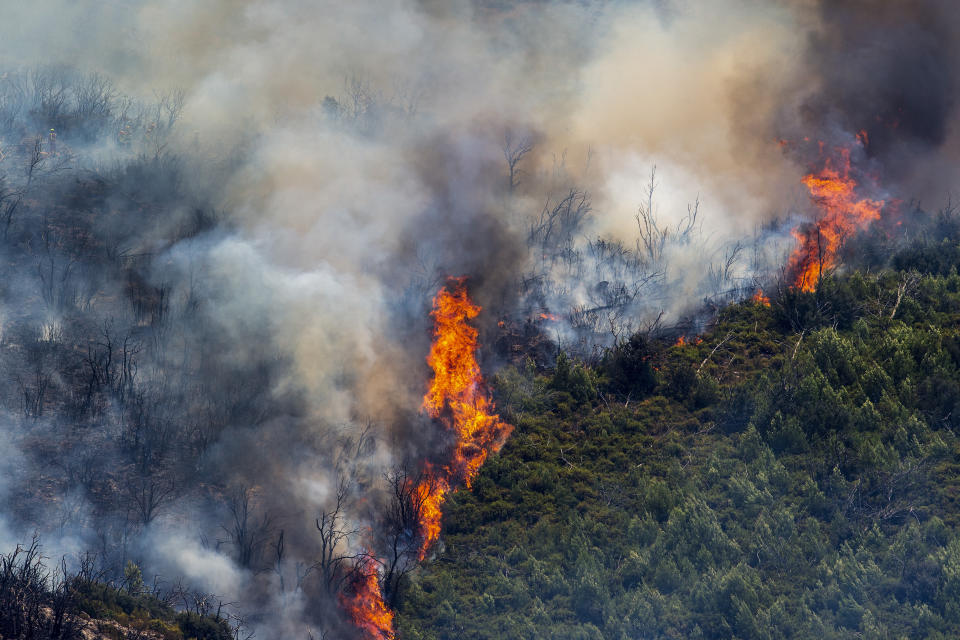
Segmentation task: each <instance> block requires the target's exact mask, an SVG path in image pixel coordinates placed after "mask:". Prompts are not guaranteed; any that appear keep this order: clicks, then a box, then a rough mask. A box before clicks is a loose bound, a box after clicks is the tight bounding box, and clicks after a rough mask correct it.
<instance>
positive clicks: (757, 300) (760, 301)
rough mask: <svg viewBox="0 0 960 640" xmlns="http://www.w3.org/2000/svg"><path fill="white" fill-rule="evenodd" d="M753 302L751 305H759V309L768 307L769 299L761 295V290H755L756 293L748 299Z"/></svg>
mask: <svg viewBox="0 0 960 640" xmlns="http://www.w3.org/2000/svg"><path fill="white" fill-rule="evenodd" d="M750 299H751V300H753V304H756V305H759V306H761V307H769V306H770V298H768V297H767V296H765V295H764V294H763V289H757V292H756V293H755V294H753V297H752V298H750Z"/></svg>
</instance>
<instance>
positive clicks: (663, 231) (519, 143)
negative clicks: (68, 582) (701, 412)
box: [0, 0, 956, 637]
mask: <svg viewBox="0 0 960 640" xmlns="http://www.w3.org/2000/svg"><path fill="white" fill-rule="evenodd" d="M946 8H947V3H944V2H933V1H931V2H920V3H910V5H909V7H908V6H907V5H906V4H905V3H892V2H891V3H884V2H850V3H842V4H840V5H838V4H837V3H816V2H787V1H784V2H780V3H766V2H753V1H749V0H738V1H735V0H728V1H725V2H706V1H702V2H699V1H697V2H693V1H691V2H655V3H653V2H651V3H645V2H637V3H628V2H610V3H603V4H583V3H574V2H569V3H568V2H555V3H549V2H516V3H487V2H479V1H477V2H467V1H465V0H464V1H459V2H453V3H433V2H412V1H411V2H401V3H394V4H391V5H389V6H383V4H382V3H376V2H352V3H321V4H319V5H318V4H317V3H314V2H297V1H295V0H289V1H280V0H275V1H267V2H241V1H231V2H228V1H226V0H224V1H220V2H210V3H203V4H196V3H184V2H178V1H175V0H158V1H144V2H135V3H122V4H121V3H86V4H83V3H81V4H77V3H72V2H51V1H47V2H37V3H31V4H29V5H17V6H15V7H9V8H6V9H8V12H7V14H6V17H5V19H4V22H3V26H0V43H2V44H0V63H2V64H3V66H4V69H5V73H6V75H3V78H2V83H3V84H2V92H0V93H2V102H0V114H2V115H3V117H2V118H0V122H2V130H0V150H2V152H3V158H4V159H3V160H0V174H2V175H3V176H4V182H3V189H4V190H3V192H2V197H3V201H2V203H0V204H2V207H3V208H2V209H0V213H2V214H3V216H4V217H3V219H2V220H0V222H2V223H3V224H4V225H6V231H5V235H4V241H5V246H4V248H3V259H4V263H5V264H6V265H7V271H8V275H7V276H6V278H5V283H4V286H3V307H2V309H0V312H2V318H3V321H4V326H3V349H4V361H5V366H6V370H7V371H8V375H7V377H6V378H5V381H4V383H3V387H2V396H3V399H4V403H5V407H6V410H7V413H6V414H5V415H6V417H5V418H4V420H5V422H4V428H3V430H0V433H2V434H3V437H4V438H5V440H4V442H5V443H6V445H7V449H6V451H7V461H6V462H4V463H3V464H4V467H3V468H4V469H5V470H8V471H9V473H5V474H4V481H3V485H2V486H0V495H2V496H3V499H4V500H5V506H4V508H3V511H2V512H0V513H2V514H3V518H2V522H0V524H2V525H3V526H0V537H2V538H3V539H4V540H5V541H9V540H10V539H12V538H14V537H18V536H24V535H27V534H29V532H30V531H31V530H32V529H33V528H39V529H40V530H41V531H42V532H43V533H44V540H45V541H46V542H47V544H48V545H49V547H48V548H49V550H50V552H52V553H59V552H60V551H61V550H62V551H70V552H74V551H78V550H80V549H82V548H84V547H86V548H90V549H93V550H96V551H98V552H99V553H100V554H101V560H102V562H103V563H104V565H105V566H107V567H108V568H110V569H111V570H112V571H114V572H118V571H119V570H120V569H121V567H122V566H123V564H124V563H125V562H126V560H128V559H133V560H136V561H138V562H140V563H141V564H143V566H144V570H145V572H146V573H147V574H148V575H151V574H157V575H161V576H163V577H164V578H165V579H168V580H172V579H173V578H175V577H176V576H184V577H185V578H186V579H187V580H188V581H192V582H193V583H194V584H195V585H196V586H197V587H198V588H201V589H205V590H209V591H213V592H215V593H217V594H218V595H222V596H223V599H224V600H227V599H229V600H230V601H233V602H237V603H238V604H237V611H239V612H244V613H245V614H246V615H248V616H249V617H250V620H251V621H254V622H252V624H254V625H255V626H257V625H259V628H260V629H262V630H263V634H264V637H270V636H271V632H270V631H269V629H275V628H276V625H279V624H283V625H284V627H283V628H284V629H285V634H290V635H293V634H295V633H300V632H303V631H304V630H306V629H314V628H318V627H329V628H338V629H342V627H340V626H339V625H340V618H339V614H338V613H337V608H336V606H335V601H336V598H335V596H333V595H331V594H330V593H328V592H327V590H326V589H325V587H324V586H323V585H322V584H320V583H321V581H320V580H319V579H318V573H319V572H318V571H317V570H316V565H315V563H316V559H317V553H318V544H319V542H318V535H317V531H316V527H315V525H314V519H315V518H316V517H317V516H318V514H320V513H322V512H324V511H327V512H329V511H330V510H331V509H332V508H333V505H334V504H335V501H336V497H337V496H338V495H339V489H340V487H342V486H343V487H346V488H345V489H344V492H343V494H344V496H345V502H344V507H343V510H342V512H341V513H340V516H341V517H342V518H343V524H342V529H343V531H347V532H356V533H355V534H351V535H349V536H346V537H344V538H343V539H342V540H340V548H342V550H343V554H344V555H350V554H353V553H356V552H358V551H359V550H360V549H362V548H363V547H364V546H365V545H366V546H372V547H374V548H375V547H376V546H377V545H378V544H381V542H382V540H381V538H382V536H383V535H386V534H385V533H384V530H383V525H382V517H381V513H382V511H383V508H384V503H385V502H386V501H387V495H386V493H388V492H387V489H389V487H388V486H387V485H388V484H389V483H388V482H386V481H385V474H388V473H390V472H391V470H394V469H396V468H397V466H398V465H400V464H402V463H403V462H411V463H413V464H415V463H416V462H417V461H418V460H420V459H422V458H423V457H425V456H428V455H430V454H432V453H435V449H436V447H437V446H438V444H437V443H438V442H442V438H441V436H440V435H439V434H438V433H437V432H436V430H435V427H434V426H433V425H431V424H430V422H429V421H427V420H425V419H423V417H422V416H420V415H419V405H420V398H421V396H422V393H423V389H424V385H425V383H426V380H427V377H428V376H429V370H428V369H427V367H426V365H425V363H424V356H425V355H426V353H427V349H428V345H429V340H430V335H429V330H430V319H429V315H428V311H429V308H430V299H431V296H432V295H433V294H434V293H435V291H436V290H437V288H438V287H439V286H440V285H442V283H443V282H444V279H445V278H446V276H449V275H466V276H469V277H470V278H471V286H472V293H473V294H474V296H475V298H476V299H477V300H478V302H480V303H481V304H482V305H483V306H484V307H485V312H484V316H483V317H482V319H481V322H482V323H483V325H484V327H485V328H486V329H487V333H486V334H485V335H489V332H490V331H492V330H494V328H495V326H496V322H497V321H498V320H501V319H506V320H508V321H511V322H523V321H525V320H532V321H538V320H537V318H539V316H540V314H541V313H549V314H551V315H552V316H554V317H556V318H557V320H556V323H555V325H553V326H551V332H552V334H553V335H554V336H555V337H556V338H557V339H558V340H559V341H560V342H561V343H563V345H564V346H567V347H568V348H571V349H579V350H581V352H582V353H584V354H591V353H596V348H598V347H600V348H602V347H603V346H606V345H609V344H611V343H612V342H613V341H614V340H616V339H622V338H623V337H625V336H627V335H629V333H630V332H631V331H633V330H636V329H642V328H644V327H646V326H649V325H650V323H652V322H654V321H655V320H656V319H658V318H666V320H665V321H666V322H674V321H677V320H679V319H681V318H682V317H683V316H684V315H685V314H687V313H690V312H691V310H693V309H696V308H697V307H698V305H700V304H701V303H702V302H703V300H704V299H712V300H718V301H723V300H726V299H731V298H736V297H737V296H739V295H742V294H743V293H744V292H752V290H753V288H754V287H755V285H756V283H757V281H760V280H763V279H764V278H767V277H773V276H774V275H775V274H776V271H777V269H778V268H779V266H780V265H782V263H783V259H784V253H785V252H787V251H789V250H790V248H791V246H792V245H791V242H792V239H791V237H790V236H789V233H788V230H789V226H782V225H781V226H777V225H773V226H771V225H770V224H769V223H770V221H771V220H775V219H781V218H785V217H787V218H790V219H791V220H796V219H802V218H803V217H804V216H811V215H814V209H813V207H812V206H811V205H810V204H809V202H808V201H807V198H806V194H805V193H804V192H803V191H802V188H801V187H799V186H798V184H799V183H798V179H799V177H800V176H802V175H803V174H804V173H806V172H807V171H808V170H809V169H810V166H809V163H810V162H811V161H812V160H811V158H809V157H807V156H805V155H802V154H795V153H789V152H787V153H785V152H784V151H783V149H782V147H781V146H780V145H779V144H777V140H778V139H782V138H791V139H794V138H802V137H804V136H807V137H811V138H813V139H815V140H816V139H818V138H823V139H825V141H826V142H827V143H828V144H832V143H834V142H835V141H837V140H841V141H844V140H849V139H850V137H851V136H853V135H855V134H856V133H857V132H858V131H859V130H860V129H861V128H868V133H870V136H871V144H870V146H869V147H868V148H867V151H866V153H867V156H868V158H869V162H872V163H876V164H877V166H878V167H880V170H881V173H882V174H883V175H884V177H885V178H889V183H888V188H889V189H890V190H891V191H903V193H901V194H898V195H899V197H911V196H921V197H924V198H927V199H935V200H936V199H938V198H941V197H942V195H943V193H944V192H945V191H946V189H947V188H948V187H949V179H950V178H951V177H952V176H950V175H949V174H947V173H945V171H944V170H940V169H938V170H936V171H934V170H933V167H941V166H951V165H950V163H948V162H944V160H945V159H949V158H951V157H952V155H953V154H954V153H955V144H954V141H955V135H956V134H955V127H954V123H955V122H956V100H955V97H954V94H955V84H956V82H955V75H954V67H955V65H953V64H952V61H953V56H954V49H955V47H954V46H953V45H952V43H951V40H950V38H949V36H950V34H952V33H955V32H956V30H955V29H954V28H953V27H954V24H953V18H951V17H950V16H949V15H948V14H947V13H945V11H946ZM891 29H892V34H893V35H892V36H891V37H890V38H887V36H884V35H882V34H885V33H891ZM848 63H849V64H848ZM65 64H69V65H71V67H70V68H66V67H64V66H63V65H65ZM0 73H4V72H0ZM92 73H98V74H101V75H100V76H99V79H97V77H95V76H91V75H90V74H92ZM127 96H132V98H128V97H127ZM874 111H876V113H874ZM878 118H879V120H878ZM894 123H897V124H896V126H894ZM50 129H54V132H53V133H54V134H55V135H54V136H51V135H50V134H51V131H50ZM654 165H656V166H657V171H656V174H655V175H654V177H653V178H652V179H651V168H652V167H653V166H654ZM31 167H32V168H31ZM651 187H652V194H651ZM697 203H699V204H697ZM638 209H639V210H640V211H641V212H642V213H643V212H645V213H643V215H641V216H639V217H637V214H638ZM7 214H9V215H7ZM694 214H696V215H694ZM644 225H646V226H644ZM661 312H664V313H665V315H664V316H661ZM486 357H487V360H486V361H485V362H487V363H488V364H493V363H494V362H495V360H494V358H493V357H492V356H491V355H490V354H486ZM341 481H346V484H341ZM4 532H7V533H6V535H4ZM173 532H175V533H173ZM281 532H283V540H284V545H283V549H282V553H281V549H280V548H279V545H278V541H279V539H280V533H281ZM171 541H176V544H174V543H172V542H171ZM198 567H203V570H202V571H201V570H198ZM342 633H348V632H347V631H342Z"/></svg>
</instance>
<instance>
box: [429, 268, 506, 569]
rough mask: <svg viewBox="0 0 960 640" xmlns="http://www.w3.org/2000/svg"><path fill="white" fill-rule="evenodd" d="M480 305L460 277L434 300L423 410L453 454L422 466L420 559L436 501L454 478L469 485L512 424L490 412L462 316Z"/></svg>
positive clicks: (437, 513) (436, 525)
mask: <svg viewBox="0 0 960 640" xmlns="http://www.w3.org/2000/svg"><path fill="white" fill-rule="evenodd" d="M479 313H480V307H479V306H478V305H475V304H473V302H472V301H471V300H470V297H469V295H468V294H467V288H466V285H465V284H464V280H463V278H451V279H450V281H449V283H448V286H447V287H445V288H443V289H441V290H440V291H439V292H438V293H437V295H436V297H435V298H434V299H433V312H432V313H431V315H432V316H433V319H434V330H433V334H434V342H433V346H432V347H431V348H430V355H429V356H428V357H427V363H428V364H429V365H430V367H431V368H432V369H433V380H432V381H431V382H430V389H429V390H428V391H427V394H426V395H425V396H424V398H423V409H424V410H425V411H426V412H427V414H428V415H430V416H431V417H433V418H437V419H440V420H442V421H443V423H444V424H445V426H446V427H447V429H449V430H450V431H452V432H453V434H454V435H455V436H456V445H455V447H454V450H453V452H452V456H451V458H450V460H449V461H447V463H446V464H444V465H443V466H440V467H435V466H433V465H426V467H425V469H424V472H425V474H424V475H425V479H424V480H423V481H422V482H420V483H419V484H418V485H417V487H416V493H417V497H418V498H419V499H420V501H421V505H422V506H421V511H422V520H421V535H422V537H423V541H422V543H421V546H420V559H421V560H422V559H423V558H424V556H425V555H426V552H427V549H428V548H429V547H430V545H432V544H433V543H434V542H435V541H436V540H437V538H438V537H439V535H440V520H441V515H442V514H441V509H440V508H441V506H442V505H443V502H444V500H445V499H446V495H447V493H449V492H450V490H451V489H452V487H453V486H454V484H455V483H458V482H463V483H465V484H466V485H467V487H469V486H470V485H471V484H472V482H473V478H474V477H475V476H476V474H477V472H478V471H479V469H480V467H481V466H482V465H483V463H484V461H485V460H486V459H487V456H488V455H489V454H490V453H492V452H496V451H498V450H499V449H500V447H502V446H503V443H504V441H505V440H506V438H507V436H509V435H510V432H511V431H512V430H513V427H512V426H510V425H508V424H506V423H504V422H501V421H500V417H499V416H498V415H496V414H495V413H493V410H494V407H493V402H492V400H491V399H490V397H489V395H488V394H487V392H486V389H485V388H484V384H483V376H482V375H481V373H480V365H479V364H478V363H477V335H478V332H477V330H476V329H475V328H473V327H472V326H470V325H469V324H468V323H467V321H468V320H471V319H473V318H475V317H477V314H479Z"/></svg>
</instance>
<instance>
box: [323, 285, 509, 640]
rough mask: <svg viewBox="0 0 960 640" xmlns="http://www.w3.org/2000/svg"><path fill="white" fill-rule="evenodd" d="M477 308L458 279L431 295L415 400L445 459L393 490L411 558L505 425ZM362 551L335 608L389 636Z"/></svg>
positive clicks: (389, 616)
mask: <svg viewBox="0 0 960 640" xmlns="http://www.w3.org/2000/svg"><path fill="white" fill-rule="evenodd" d="M480 310H481V309H480V307H479V306H478V305H476V304H474V303H473V302H472V301H471V300H470V296H469V294H468V292H467V286H466V279H465V278H450V279H449V281H448V283H447V286H445V287H443V288H442V289H440V291H438V292H437V294H436V296H435V297H434V299H433V311H432V312H431V316H432V317H433V320H434V329H433V337H434V339H433V344H432V346H431V348H430V354H429V355H428V356H427V363H428V364H429V365H430V367H431V368H432V369H433V379H432V380H431V382H430V387H429V390H428V391H427V393H426V394H425V395H424V397H423V406H422V408H423V411H425V412H426V413H427V414H428V415H429V416H430V417H431V418H433V419H434V420H436V421H438V422H440V423H441V424H442V425H443V426H444V429H445V430H446V431H447V432H449V434H450V435H452V436H453V441H454V444H453V447H452V450H451V451H450V457H449V458H448V459H446V460H444V461H441V462H432V461H427V462H425V463H424V464H423V472H422V473H421V474H420V475H419V476H418V477H417V478H415V479H414V478H403V479H402V480H401V482H403V483H405V484H406V485H407V486H406V487H402V488H400V490H401V494H402V496H403V498H404V499H405V500H408V501H409V503H410V504H409V506H410V513H411V515H412V517H413V518H414V519H415V520H416V522H415V526H416V529H417V532H416V533H417V536H416V539H417V559H418V560H420V561H422V560H423V559H424V558H425V557H426V554H427V551H428V550H429V549H430V547H431V545H433V543H434V542H436V541H437V539H438V538H439V537H440V530H441V525H442V517H443V513H442V508H443V503H444V501H445V500H446V497H447V495H448V494H449V493H450V491H453V490H455V489H456V487H457V486H458V485H459V484H464V485H466V486H467V487H468V488H469V487H470V486H471V483H472V482H473V479H474V477H475V476H476V475H477V472H478V471H479V469H480V467H481V465H483V462H484V461H485V460H486V459H487V456H489V455H490V454H491V453H496V452H497V451H498V450H499V449H500V447H502V446H503V443H504V441H505V440H506V439H507V437H508V436H509V435H510V432H511V431H512V430H513V427H512V426H510V425H508V424H506V423H505V422H503V421H501V420H500V418H499V416H498V415H497V414H495V413H494V412H493V411H494V406H493V401H492V400H491V399H490V395H489V393H488V391H487V389H486V384H485V382H484V380H483V376H482V374H481V372H480V365H479V363H478V362H477V351H478V344H477V336H478V331H477V329H476V328H474V327H472V326H470V324H469V320H472V319H474V318H476V317H477V315H478V314H479V313H480ZM380 564H381V563H379V562H376V561H374V560H373V559H372V555H371V554H370V553H369V552H368V553H366V554H364V555H363V556H362V557H361V561H360V563H359V564H358V566H356V567H355V568H354V570H353V578H352V580H351V582H350V585H349V587H348V594H347V595H343V596H341V600H340V602H341V606H343V607H344V608H345V609H346V610H347V612H348V614H349V616H350V619H351V620H352V621H353V622H354V624H355V625H356V626H357V628H358V629H360V630H361V631H363V632H364V633H365V634H366V636H367V637H369V638H371V639H381V638H393V637H394V636H393V625H392V620H393V613H392V612H391V611H390V609H389V607H387V605H386V604H385V602H384V600H383V593H382V590H381V588H380V578H379V575H378V568H379V566H380Z"/></svg>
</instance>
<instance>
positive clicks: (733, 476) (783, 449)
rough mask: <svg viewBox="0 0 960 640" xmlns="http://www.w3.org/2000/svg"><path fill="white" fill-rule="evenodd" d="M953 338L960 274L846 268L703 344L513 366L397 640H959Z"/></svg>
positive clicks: (959, 363)
mask: <svg viewBox="0 0 960 640" xmlns="http://www.w3.org/2000/svg"><path fill="white" fill-rule="evenodd" d="M904 282H912V283H914V284H915V286H912V288H906V289H905V290H904V291H903V292H901V293H903V295H902V296H899V297H900V298H901V299H900V300H899V302H897V299H898V289H899V288H900V287H901V286H902V283H904ZM778 305H779V306H778ZM958 327H960V278H958V277H957V276H956V275H955V274H952V273H951V274H948V275H941V276H924V277H917V276H913V275H910V274H897V273H881V274H879V275H876V276H866V275H861V274H856V273H855V274H852V275H851V276H849V277H846V278H834V277H828V278H825V279H824V281H823V283H821V289H820V290H819V291H818V292H816V293H813V294H805V293H802V292H796V291H790V292H788V293H786V294H785V295H784V296H783V297H781V299H780V300H779V301H777V302H775V304H774V305H773V306H772V307H770V308H766V307H761V306H758V305H754V304H749V303H745V304H742V305H734V306H732V307H730V308H728V309H725V310H724V311H722V312H721V313H720V315H719V317H718V319H717V321H716V323H715V325H714V326H713V327H712V329H711V330H710V331H709V332H708V333H706V334H704V335H703V336H702V343H699V342H698V343H696V344H690V343H688V344H686V345H681V346H672V347H667V346H665V345H655V344H653V343H651V342H649V341H647V340H646V339H644V338H642V337H639V336H635V337H634V338H633V339H631V340H630V341H629V342H627V343H625V344H623V345H620V346H619V347H617V348H616V349H613V350H611V351H610V352H608V353H607V354H606V355H605V357H604V358H603V360H602V362H601V363H600V364H599V365H598V366H597V368H596V369H595V370H592V369H591V368H589V367H587V366H585V365H583V364H582V363H577V362H574V361H571V360H570V359H568V358H567V357H566V356H565V355H562V354H561V355H560V356H558V358H557V364H556V368H555V369H554V371H553V372H552V374H551V375H548V376H545V375H541V374H539V373H537V372H536V371H535V370H534V368H533V367H532V365H530V366H527V367H526V368H524V369H523V370H521V369H508V370H506V371H504V372H502V373H501V375H500V376H498V378H497V380H496V381H495V391H496V393H497V399H498V402H499V403H500V407H501V410H502V411H504V412H505V413H507V414H508V415H509V416H510V417H511V419H512V420H514V424H515V425H516V430H515V432H514V434H513V435H512V437H511V439H510V440H509V441H508V442H507V444H506V446H505V447H504V449H503V450H502V451H501V452H500V454H499V455H498V456H495V457H494V458H492V459H491V460H490V461H489V462H488V464H487V465H486V466H485V467H484V468H483V469H482V471H481V474H480V476H479V477H478V479H477V481H476V483H475V485H474V490H473V491H470V492H467V491H462V492H459V493H457V494H455V495H454V497H453V498H452V499H451V500H450V502H449V503H448V508H447V512H446V519H445V533H444V549H443V551H442V552H440V554H439V556H438V557H437V558H435V560H434V561H433V562H430V563H428V564H426V565H424V566H423V567H422V568H421V570H420V571H419V572H417V573H416V574H415V575H414V576H413V577H412V580H411V582H410V586H409V588H408V589H407V591H406V593H405V594H404V595H405V597H404V598H403V600H402V602H401V605H400V610H399V613H398V625H399V629H400V631H401V634H402V637H404V638H424V639H426V638H431V639H436V640H440V639H445V638H462V637H471V638H481V639H482V638H506V637H509V638H537V639H540V638H605V639H607V638H614V639H623V640H626V639H628V638H640V637H643V638H646V637H651V638H709V639H724V640H733V639H735V638H736V639H747V638H757V639H771V640H772V639H775V638H809V637H818V638H824V639H828V640H830V639H835V638H836V639H839V638H854V637H861V638H878V639H879V638H885V639H886V638H891V639H892V638H897V639H899V638H949V637H956V636H957V635H958V633H960V605H958V604H957V603H958V602H960V531H958V527H960V509H958V508H957V506H958V504H960V499H958V498H957V496H960V463H958V462H957V459H958V455H957V454H958V453H960V441H958V439H957V437H956V435H955V428H956V426H957V423H956V422H955V421H957V420H960V329H958ZM655 367H656V369H655Z"/></svg>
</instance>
